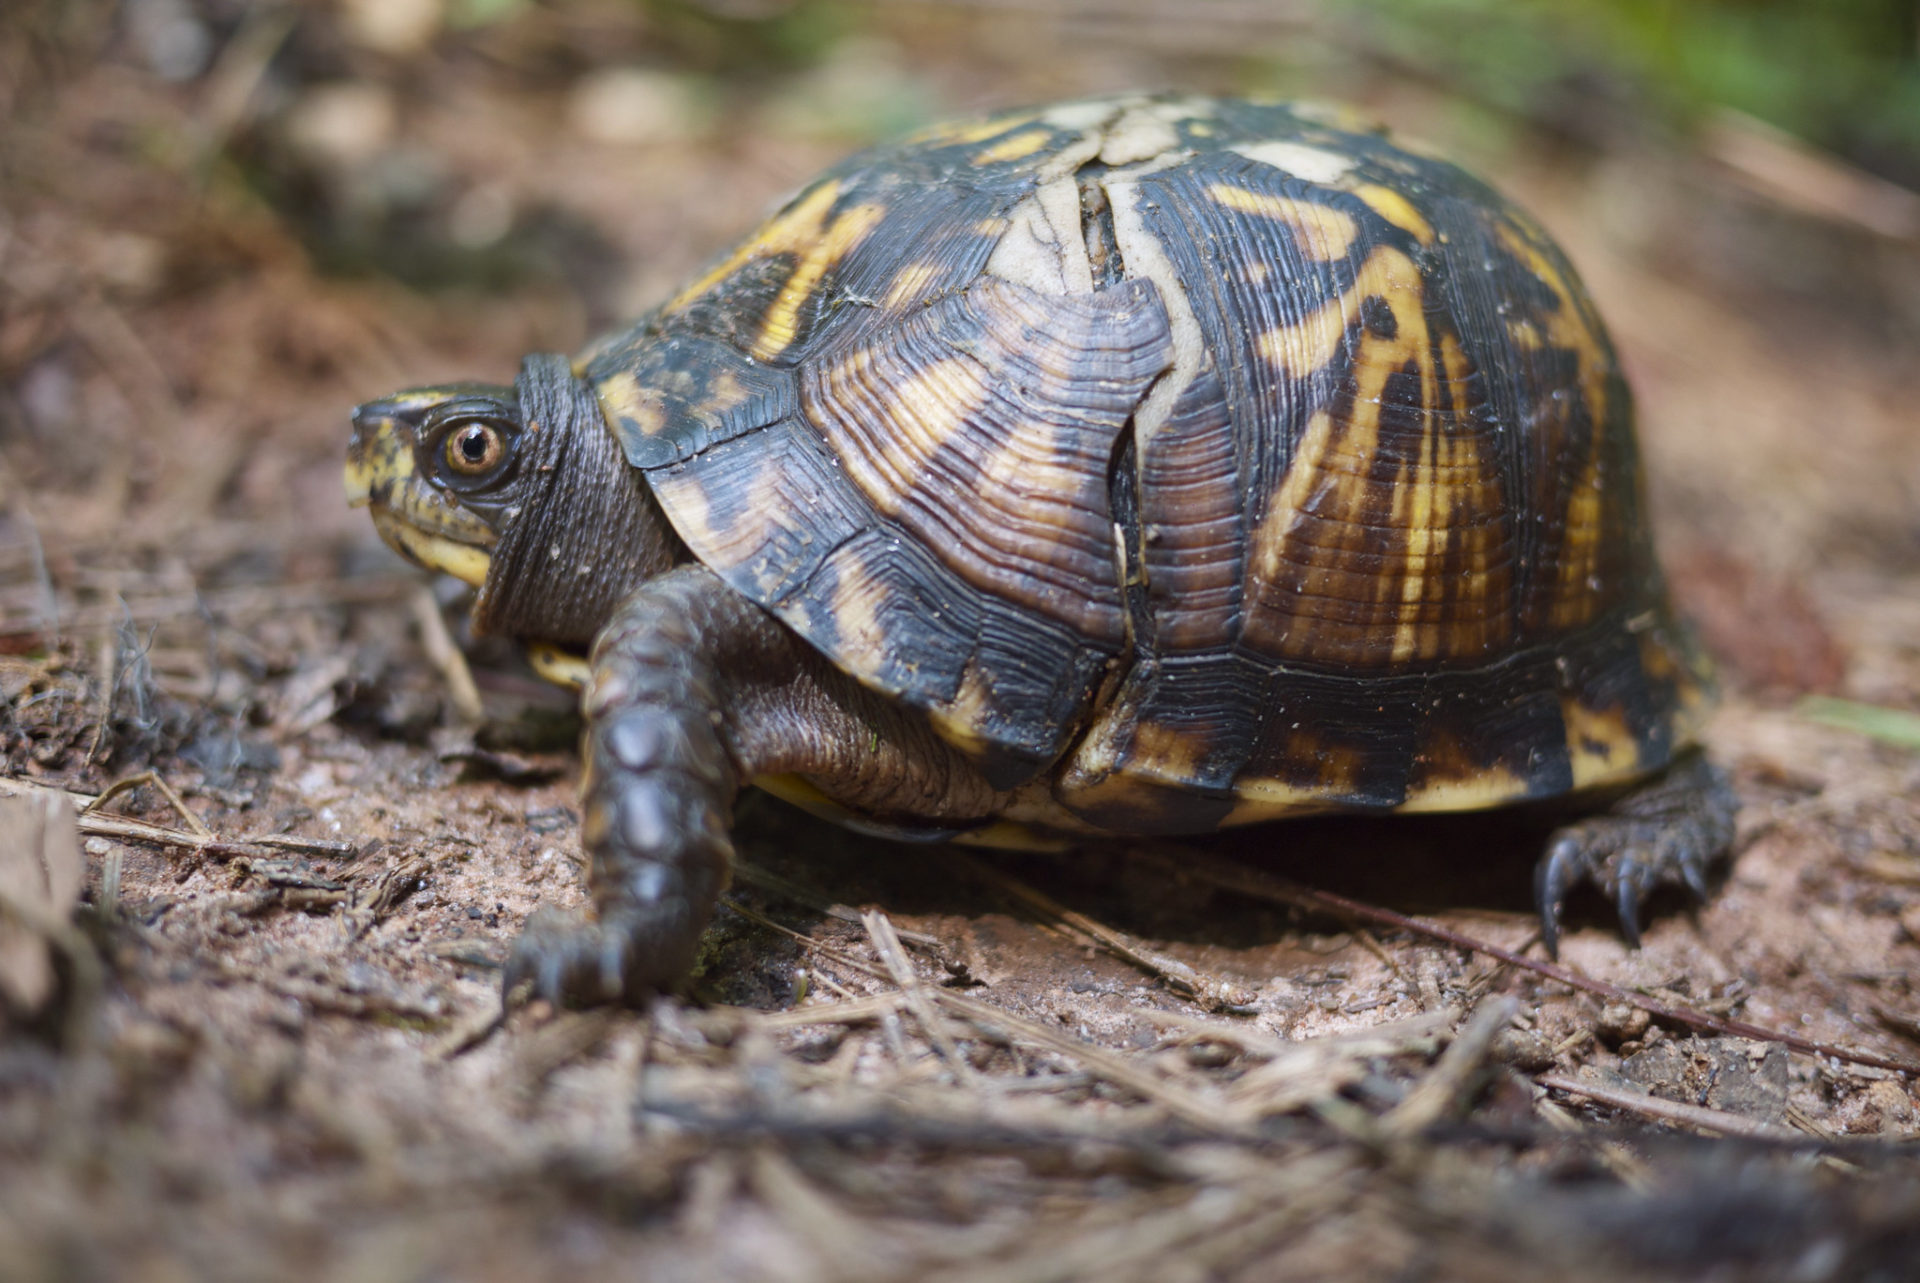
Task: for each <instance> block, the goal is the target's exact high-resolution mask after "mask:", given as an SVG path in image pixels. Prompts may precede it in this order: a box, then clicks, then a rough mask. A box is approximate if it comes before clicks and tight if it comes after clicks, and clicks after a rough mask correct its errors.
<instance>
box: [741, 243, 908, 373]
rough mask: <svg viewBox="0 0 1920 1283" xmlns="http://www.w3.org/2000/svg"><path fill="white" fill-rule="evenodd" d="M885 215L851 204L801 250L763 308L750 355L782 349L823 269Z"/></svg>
mask: <svg viewBox="0 0 1920 1283" xmlns="http://www.w3.org/2000/svg"><path fill="white" fill-rule="evenodd" d="M885 216H886V211H885V210H884V209H882V208H881V207H880V206H878V205H855V206H854V207H853V208H852V209H849V210H845V211H843V212H842V213H841V214H840V216H839V217H838V218H836V219H834V220H833V223H832V225H831V226H829V227H828V228H827V230H826V231H825V233H823V234H822V235H821V236H820V238H819V239H818V240H816V241H814V242H813V243H812V244H811V245H808V246H807V247H806V248H805V249H804V250H803V251H802V252H801V255H800V261H799V263H797V264H796V265H795V266H794V269H793V275H792V276H789V277H788V278H787V283H786V284H785V285H783V286H781V287H780V296H779V297H778V298H776V299H774V301H773V306H772V307H770V308H768V309H767V319H766V320H765V321H764V322H763V323H762V324H761V326H760V337H759V338H757V339H755V340H754V344H753V354H754V356H756V357H758V358H759V359H760V360H762V361H768V360H771V359H773V358H774V357H776V356H778V355H780V353H781V352H783V351H784V350H786V346H787V344H789V343H791V342H793V340H794V337H795V336H796V335H797V334H798V333H799V320H800V308H801V306H802V305H803V304H805V303H806V301H807V299H809V298H810V297H812V295H813V291H814V289H815V288H816V287H818V286H819V284H820V279H821V278H822V277H823V276H825V275H826V274H827V269H828V268H830V267H832V266H833V265H834V264H835V263H838V262H839V261H840V260H841V259H843V258H845V257H846V256H847V254H848V252H849V251H851V250H852V249H853V247H854V246H856V245H858V244H859V243H860V242H861V241H862V240H863V239H864V238H865V237H866V234H867V233H868V232H870V231H872V230H873V229H874V227H875V226H877V225H878V224H879V222H880V220H881V219H882V218H884V217H885Z"/></svg>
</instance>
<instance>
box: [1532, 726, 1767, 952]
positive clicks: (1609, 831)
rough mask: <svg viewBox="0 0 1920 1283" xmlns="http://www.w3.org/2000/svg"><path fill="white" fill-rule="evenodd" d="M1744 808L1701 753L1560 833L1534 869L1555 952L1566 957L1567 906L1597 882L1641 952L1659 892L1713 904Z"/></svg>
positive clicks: (1543, 933)
mask: <svg viewBox="0 0 1920 1283" xmlns="http://www.w3.org/2000/svg"><path fill="white" fill-rule="evenodd" d="M1739 809H1740V800H1739V798H1738V797H1736V796H1735V795H1734V792H1733V789H1732V787H1731V786H1730V785H1729V784H1728V783H1727V777H1726V776H1725V775H1724V774H1723V773H1722V772H1721V771H1719V770H1718V769H1717V768H1715V767H1714V766H1713V765H1712V764H1711V763H1709V762H1708V761H1707V760H1706V758H1705V757H1703V756H1701V755H1700V754H1698V753H1695V754H1693V755H1691V756H1689V757H1687V758H1684V759H1682V760H1681V761H1679V762H1676V763H1675V764H1674V765H1673V766H1672V767H1671V768H1669V769H1668V770H1667V772H1666V773H1665V774H1664V775H1661V776H1659V777H1657V778H1655V779H1654V780H1652V781H1651V782H1649V783H1647V784H1644V785H1642V786H1640V787H1639V788H1637V789H1635V790H1634V791H1633V792H1631V793H1629V794H1627V795H1626V796H1625V797H1623V798H1621V799H1620V800H1619V801H1618V802H1615V803H1614V804H1613V806H1612V807H1610V808H1609V809H1608V810H1606V811H1605V812H1603V813H1602V814H1600V815H1596V816H1593V817H1591V818H1589V819H1585V820H1581V821H1579V822H1578V823H1575V824H1569V825H1567V826H1566V827H1565V828H1561V829H1556V830H1555V831H1554V833H1553V836H1552V837H1551V838H1550V839H1549V840H1548V842H1547V851H1546V854H1545V855H1543V856H1542V857H1541V858H1540V863H1539V864H1538V865H1536V866H1535V867H1534V878H1533V885H1534V902H1535V904H1536V906H1537V907H1538V909H1539V912H1540V937H1541V940H1542V941H1543V942H1544V943H1545V944H1546V946H1547V952H1548V953H1549V954H1550V955H1553V956H1555V957H1557V956H1559V952H1560V905H1561V902H1562V901H1563V900H1564V899H1565V898H1566V894H1567V892H1568V891H1570V890H1572V889H1573V888H1574V887H1575V886H1577V885H1579V884H1580V883H1581V882H1590V883H1592V884H1593V885H1594V886H1596V887H1598V888H1599V889H1600V890H1601V891H1602V892H1604V893H1605V894H1606V896H1607V898H1608V899H1609V900H1611V901H1612V902H1613V905H1614V909H1615V911H1616V912H1617V913H1618V914H1619V915H1620V930H1621V932H1622V934H1624V935H1625V936H1626V937H1627V941H1628V943H1630V944H1632V945H1634V946H1636V947H1638V945H1639V944H1640V906H1641V905H1642V904H1643V903H1644V902H1645V900H1646V898H1647V896H1648V895H1649V894H1651V893H1652V891H1653V889H1654V888H1655V887H1657V886H1661V885H1668V886H1684V887H1685V888H1687V890H1688V891H1689V892H1691V893H1692V894H1693V896H1694V898H1695V899H1696V900H1701V901H1704V900H1705V899H1706V896H1707V881H1706V877H1707V867H1708V865H1710V864H1711V863H1712V862H1713V861H1714V860H1715V859H1717V858H1718V857H1720V856H1721V855H1724V854H1725V853H1726V852H1727V850H1728V849H1729V848H1730V847H1732V845H1733V833H1734V818H1735V816H1736V815H1737V814H1738V812H1739Z"/></svg>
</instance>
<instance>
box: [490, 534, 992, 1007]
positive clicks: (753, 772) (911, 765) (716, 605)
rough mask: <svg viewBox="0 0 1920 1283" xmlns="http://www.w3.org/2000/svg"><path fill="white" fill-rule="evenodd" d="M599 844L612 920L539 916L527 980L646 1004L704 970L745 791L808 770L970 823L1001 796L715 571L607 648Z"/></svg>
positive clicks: (683, 585)
mask: <svg viewBox="0 0 1920 1283" xmlns="http://www.w3.org/2000/svg"><path fill="white" fill-rule="evenodd" d="M591 666H592V676H591V677H590V679H589V681H588V684H587V688H586V691H585V693H584V694H583V696H582V707H583V710H584V711H585V713H586V717H587V731H586V735H585V743H584V756H585V759H586V771H585V779H584V782H583V784H582V786H581V803H582V821H581V838H582V840H583V842H584V844H585V846H586V849H587V855H588V869H587V882H588V887H589V889H590V890H591V892H592V895H593V903H594V909H595V915H594V918H593V919H592V920H590V921H587V920H581V919H578V918H575V917H572V916H570V915H567V914H564V913H560V912H557V911H553V910H545V909H543V910H541V911H538V912H536V913H535V914H534V915H533V917H532V918H530V919H529V920H528V922H527V926H526V930H525V931H524V932H523V933H522V935H521V936H520V938H519V940H517V941H516V942H515V944H514V948H513V954H512V957H511V958H510V959H509V961H508V963H507V967H506V974H505V989H506V990H507V991H511V990H512V989H513V988H514V986H516V985H517V984H519V983H520V982H521V981H523V980H531V981H533V984H534V989H535V992H537V993H538V994H539V995H540V996H542V997H545V998H547V999H549V1000H552V1001H556V1002H557V1001H559V1000H561V999H563V998H572V999H576V1000H579V1001H582V1002H590V1003H591V1002H614V1001H622V1000H625V1001H639V1000H642V999H644V998H646V997H647V996H648V995H650V994H653V993H656V992H659V991H662V990H665V989H668V988H670V987H671V986H673V985H674V984H675V983H676V982H678V981H679V980H680V979H681V978H682V977H683V976H684V975H685V974H686V972H687V970H688V969H689V968H690V967H691V966H692V965H693V960H694V956H695V953H696V951H697V948H698V946H699V942H700V935H701V933H702V932H703V931H705V930H706V927H707V923H708V921H709V920H710V919H711V918H712V916H713V910H714V907H715V905H716V904H717V903H718V901H719V898H720V894H721V892H723V891H724V890H725V889H726V887H727V882H728V879H729V876H730V873H731V869H732V862H733V842H732V838H731V836H730V833H731V829H732V814H733V803H734V799H735V798H736V796H737V795H738V794H739V791H740V788H741V786H742V785H743V784H745V783H747V782H749V781H751V780H752V779H754V778H755V777H756V776H761V775H773V774H781V773H797V774H802V775H805V776H807V777H808V778H809V779H810V780H812V781H813V782H814V783H815V784H817V785H818V786H820V787H821V788H822V789H823V790H824V791H826V792H828V793H829V794H831V795H832V796H833V797H835V798H836V799H838V800H839V801H842V802H844V803H846V804H847V805H848V806H849V807H851V808H852V809H854V810H857V811H859V812H862V813H867V814H880V815H886V814H904V815H914V816H923V817H927V818H931V819H942V818H946V819H966V818H974V817H978V816H984V815H988V814H991V813H992V812H993V811H994V810H995V809H997V807H998V805H999V804H1000V801H1001V799H1000V797H999V796H998V795H997V794H995V793H994V791H993V790H992V789H991V788H989V787H988V786H987V785H986V784H985V782H984V781H982V780H981V779H980V778H979V776H978V774H977V772H974V771H973V770H972V768H971V767H970V766H968V765H967V764H966V763H965V762H964V761H963V760H962V759H961V758H960V757H959V755H958V754H957V753H956V752H955V751H954V750H952V749H951V748H949V747H948V746H947V745H945V744H944V743H942V742H941V741H939V740H938V739H937V738H936V737H935V736H933V735H932V733H931V732H930V731H929V730H928V729H927V728H926V727H925V725H924V723H922V722H918V721H917V720H915V719H913V718H912V717H911V716H910V715H907V714H903V713H902V712H900V711H899V710H897V709H895V708H893V707H892V706H891V705H888V704H887V703H886V702H885V701H883V700H880V699H879V698H878V697H876V696H874V695H872V694H871V693H870V692H868V691H865V690H863V689H862V688H860V687H858V686H857V685H856V684H855V683H853V682H852V680H851V679H849V678H847V677H845V676H844V675H843V674H841V673H839V672H838V671H837V670H835V669H833V668H832V667H831V666H830V665H828V664H827V663H826V662H825V661H824V660H823V659H822V658H821V657H820V656H819V655H818V654H817V653H816V652H814V651H813V650H812V649H811V648H810V647H808V646H807V645H806V644H805V643H804V642H802V641H800V640H799V639H798V638H797V637H795V636H794V635H793V634H792V633H791V632H789V631H788V630H787V629H786V628H785V627H784V626H783V625H781V624H780V623H779V622H778V621H777V620H775V619H774V618H773V617H772V616H770V615H769V614H767V613H766V612H765V611H764V610H762V609H760V607H758V606H756V605H754V604H753V603H752V602H750V601H747V600H746V599H745V598H743V597H741V596H739V595H738V594H737V593H735V592H734V591H733V590H732V589H730V588H728V587H727V586H726V585H725V584H724V583H723V582H722V581H721V580H720V579H719V578H718V577H717V576H715V575H714V574H713V573H712V572H711V571H709V570H707V569H705V568H704V567H701V566H683V567H681V568H679V569H676V570H673V571H670V572H669V573H667V574H664V575H661V576H659V577H658V578H656V579H652V580H649V581H648V582H647V583H645V584H643V585H642V586H641V587H640V588H639V589H637V590H636V591H635V592H634V593H633V595H632V596H630V597H629V598H628V599H627V600H626V601H625V602H624V603H623V604H622V605H621V606H620V608H619V609H618V610H617V611H616V612H615V614H614V617H613V619H612V620H611V621H610V622H609V623H608V625H607V627H606V628H605V629H603V630H602V631H601V633H600V635H599V637H598V639H597V640H596V641H595V643H594V648H593V656H592V660H591Z"/></svg>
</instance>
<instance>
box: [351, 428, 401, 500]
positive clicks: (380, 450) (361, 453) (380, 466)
mask: <svg viewBox="0 0 1920 1283" xmlns="http://www.w3.org/2000/svg"><path fill="white" fill-rule="evenodd" d="M412 476H413V445H412V443H411V442H410V441H408V440H406V439H404V437H403V436H402V434H401V433H398V432H395V431H394V428H393V420H391V419H383V420H381V421H380V425H379V427H378V428H376V429H375V430H374V431H373V432H372V433H371V434H369V433H367V432H365V431H364V430H363V431H359V432H356V433H355V434H354V438H353V440H352V442H351V443H349V445H348V446H347V466H346V471H345V473H344V475H343V476H342V478H341V480H342V482H343V484H344V485H345V487H346V492H347V506H348V507H351V508H363V507H365V506H366V505H367V504H369V503H371V502H372V501H373V497H374V493H375V492H376V491H379V492H380V493H382V494H383V495H384V494H391V493H393V492H394V491H395V489H396V487H400V486H402V485H403V483H405V482H407V481H408V480H410V479H411V478H412Z"/></svg>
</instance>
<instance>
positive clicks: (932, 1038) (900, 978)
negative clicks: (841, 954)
mask: <svg viewBox="0 0 1920 1283" xmlns="http://www.w3.org/2000/svg"><path fill="white" fill-rule="evenodd" d="M860 921H861V924H862V925H864V926H865V927H866V929H867V936H868V937H869V938H870V939H871V940H872V941H873V947H874V950H875V951H876V952H877V953H879V955H880V961H881V962H883V963H885V964H886V967H887V971H888V972H889V973H891V974H892V976H893V982H894V983H895V984H897V985H899V986H900V992H902V993H904V994H905V995H906V996H907V1007H908V1009H909V1010H911V1011H912V1012H913V1018H914V1019H915V1020H917V1021H919V1022H920V1028H921V1030H922V1032H924V1033H925V1034H926V1035H927V1041H928V1042H931V1043H932V1044H933V1046H934V1050H936V1051H938V1052H939V1053H940V1055H941V1058H942V1059H944V1060H945V1061H946V1062H947V1063H948V1064H949V1065H951V1066H953V1073H954V1077H956V1078H958V1079H959V1080H960V1082H961V1084H962V1085H964V1086H968V1087H971V1086H975V1085H976V1080H977V1079H978V1075H977V1074H975V1073H974V1071H973V1066H972V1065H969V1064H968V1063H967V1060H966V1057H964V1056H962V1055H961V1054H960V1049H959V1048H958V1047H957V1046H955V1045H954V1042H953V1039H952V1038H950V1037H948V1036H947V1022H946V1021H945V1020H943V1019H942V1018H941V1016H940V1013H939V1012H937V1011H935V1010H934V1009H933V1003H932V1002H930V1001H928V999H927V990H926V986H925V985H924V984H922V983H921V980H920V973H919V972H917V971H915V970H914V969H913V962H912V961H911V960H910V959H909V958H908V957H907V951H906V949H905V948H903V947H902V946H901V944H900V937H899V936H897V935H895V934H894V930H893V922H892V920H891V919H889V918H888V917H887V915H886V914H884V913H882V912H880V910H878V909H869V910H868V911H867V912H865V913H863V914H861V915H860Z"/></svg>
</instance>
